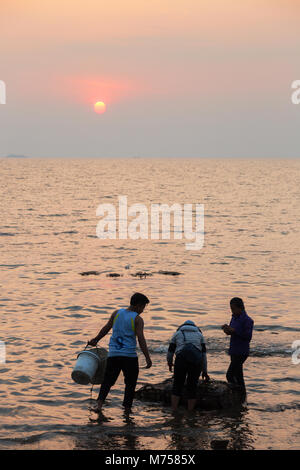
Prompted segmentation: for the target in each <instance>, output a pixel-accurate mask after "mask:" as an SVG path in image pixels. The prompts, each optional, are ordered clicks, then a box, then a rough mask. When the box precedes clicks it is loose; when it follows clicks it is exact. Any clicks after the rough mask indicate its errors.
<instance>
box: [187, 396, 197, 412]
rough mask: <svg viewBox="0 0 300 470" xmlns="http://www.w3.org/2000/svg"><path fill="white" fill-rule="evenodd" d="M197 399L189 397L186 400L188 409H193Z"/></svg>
mask: <svg viewBox="0 0 300 470" xmlns="http://www.w3.org/2000/svg"><path fill="white" fill-rule="evenodd" d="M196 402H197V399H196V398H191V399H190V400H188V411H193V409H194V408H195V406H196Z"/></svg>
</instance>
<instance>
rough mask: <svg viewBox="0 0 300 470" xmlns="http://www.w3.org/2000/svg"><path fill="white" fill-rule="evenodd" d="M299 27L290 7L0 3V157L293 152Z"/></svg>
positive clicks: (297, 141)
mask: <svg viewBox="0 0 300 470" xmlns="http://www.w3.org/2000/svg"><path fill="white" fill-rule="evenodd" d="M299 21H300V0H243V1H241V2H237V1H236V0H182V1H181V0H180V1H179V0H151V2H149V0H147V1H144V0H110V1H109V2H105V1H104V0H102V1H101V0H85V1H79V0H51V1H50V0H43V1H42V2H41V1H40V0H0V80H2V81H3V82H5V84H6V104H0V156H6V155H7V154H22V155H28V156H32V157H131V156H135V157H136V156H140V157H214V158H221V157H242V158H251V157H255V158H264V157H274V158H287V157H289V158H295V157H299V156H300V137H299V136H300V132H299V131H300V104H299V105H295V104H293V103H292V101H291V95H292V93H293V90H292V88H291V85H292V82H293V81H295V80H297V79H298V80H300V54H299V51H300V28H299ZM97 101H103V102H104V103H105V104H106V112H105V113H103V114H97V113H95V112H94V104H95V102H97Z"/></svg>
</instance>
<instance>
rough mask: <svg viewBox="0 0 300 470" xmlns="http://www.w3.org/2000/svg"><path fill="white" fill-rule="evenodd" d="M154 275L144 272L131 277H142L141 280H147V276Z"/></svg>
mask: <svg viewBox="0 0 300 470" xmlns="http://www.w3.org/2000/svg"><path fill="white" fill-rule="evenodd" d="M152 275H153V274H152V273H144V272H142V271H138V272H137V273H135V274H131V276H133V277H140V278H141V279H142V278H146V277H147V276H152Z"/></svg>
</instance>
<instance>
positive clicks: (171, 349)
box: [167, 339, 176, 372]
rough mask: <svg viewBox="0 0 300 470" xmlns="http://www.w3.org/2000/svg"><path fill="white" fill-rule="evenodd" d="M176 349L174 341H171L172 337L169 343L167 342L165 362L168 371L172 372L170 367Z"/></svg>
mask: <svg viewBox="0 0 300 470" xmlns="http://www.w3.org/2000/svg"><path fill="white" fill-rule="evenodd" d="M175 350H176V343H175V342H173V339H172V340H171V343H170V344H169V349H168V353H167V362H168V366H169V371H170V372H172V367H173V356H174V353H175Z"/></svg>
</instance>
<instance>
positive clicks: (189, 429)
mask: <svg viewBox="0 0 300 470" xmlns="http://www.w3.org/2000/svg"><path fill="white" fill-rule="evenodd" d="M299 188H300V161H297V160H205V159H203V160H202V159H199V160H198V159H193V160H192V159H181V160H179V159H142V158H133V159H72V160H71V159H70V160H67V159H44V160H42V159H1V160H0V191H1V226H0V267H1V271H0V272H1V280H0V285H1V291H0V308H1V329H0V340H2V341H4V342H5V344H6V363H2V364H0V448H1V449H209V448H210V442H211V440H213V439H229V441H230V442H229V447H230V448H236V449H240V448H241V449H262V448H267V449H296V448H299V447H300V436H299V429H300V420H299V410H300V387H299V382H300V364H298V365H296V364H293V363H292V354H291V352H292V343H293V341H295V340H300V325H299V300H300V290H299V279H300V276H299V265H300V263H299V261H300V259H299V258H300V255H299V252H300V250H299V244H300V241H299V240H300V197H299V194H300V193H299ZM119 195H125V196H127V197H128V205H131V204H133V203H143V204H146V206H147V207H149V208H150V205H151V204H152V203H167V204H173V203H179V204H183V203H190V204H196V203H203V204H204V208H205V209H204V210H205V240H204V246H203V248H202V249H201V250H198V251H188V250H186V249H185V243H186V241H187V240H184V239H182V240H174V239H173V236H171V240H163V239H161V238H160V239H159V240H151V239H149V240H118V239H117V240H100V239H99V238H97V236H96V226H97V223H98V221H99V217H97V216H96V209H97V207H98V205H99V204H101V203H105V202H106V203H112V204H115V205H117V203H118V196H119ZM128 264H130V265H131V268H130V269H129V270H126V269H125V266H126V265H128ZM91 270H97V271H100V275H98V276H81V275H79V273H80V272H82V271H91ZM140 270H148V271H152V272H155V271H158V270H173V271H179V272H181V273H182V275H181V276H178V277H172V276H163V275H159V274H155V275H153V276H152V277H148V278H146V279H137V278H134V277H132V276H131V275H130V274H131V273H134V272H136V271H140ZM110 272H118V273H120V274H123V276H122V277H120V278H116V279H112V278H108V277H107V276H106V274H107V273H110ZM135 291H140V292H142V293H144V294H146V295H147V296H148V297H149V298H150V301H151V303H150V304H149V306H148V307H147V308H146V310H145V312H144V313H143V318H144V321H145V336H146V339H147V342H148V346H149V350H150V352H151V356H152V360H153V367H152V368H151V369H150V370H146V369H141V371H140V376H139V382H138V384H139V385H141V384H143V383H146V382H152V383H155V382H158V381H161V380H163V379H165V378H167V377H169V376H170V373H169V371H168V369H167V367H166V351H167V348H168V341H169V339H170V337H171V335H172V334H173V332H174V331H175V329H176V328H177V326H179V325H180V324H181V323H183V322H184V321H185V320H186V319H191V320H193V321H195V322H196V323H197V325H198V326H199V327H200V328H201V329H202V331H203V334H204V336H205V338H206V340H207V349H208V368H209V374H210V375H211V377H212V378H215V379H221V380H225V373H226V370H227V367H228V362H229V360H228V356H227V354H226V350H227V348H228V341H229V340H228V338H227V337H225V335H224V334H223V332H222V331H221V330H220V326H221V325H222V324H223V323H225V322H229V320H230V316H231V315H230V310H229V300H230V298H231V297H234V296H239V297H242V298H243V299H244V301H245V304H246V310H247V312H248V314H249V315H250V316H251V317H252V318H253V319H254V321H255V330H254V334H253V340H252V343H251V345H252V351H251V356H250V357H249V359H248V361H247V362H246V364H245V367H244V371H245V379H246V385H247V390H248V407H247V409H244V410H235V411H232V410H227V411H226V410H225V411H222V412H201V411H196V412H195V415H194V416H193V417H189V416H187V415H186V414H184V413H182V416H181V417H180V418H177V419H174V417H173V416H172V413H171V412H170V409H169V408H168V407H161V406H159V405H156V404H146V403H142V402H139V401H136V402H135V406H134V413H133V414H132V416H131V418H130V419H126V418H125V417H124V415H123V414H122V408H121V400H122V394H123V389H124V385H123V377H122V376H120V378H119V380H118V382H117V384H116V385H115V387H114V388H113V389H112V391H111V393H110V395H109V397H108V399H107V404H106V407H105V409H104V414H105V416H106V418H107V420H105V421H104V422H102V423H98V422H96V421H94V419H95V418H96V415H95V414H94V413H92V412H91V411H90V407H91V405H94V403H95V402H94V400H95V399H96V397H97V392H98V387H95V388H94V391H93V395H92V400H93V401H91V398H90V387H89V386H83V385H78V384H76V383H74V382H73V381H72V379H71V372H72V369H73V367H74V365H75V362H76V355H77V354H78V352H80V351H81V350H82V349H83V347H84V346H85V344H86V342H87V340H88V339H89V338H91V337H93V336H95V335H96V333H97V332H98V331H99V329H100V328H101V327H102V326H103V324H104V322H106V321H107V320H108V318H109V316H110V314H111V313H112V311H113V310H114V309H116V308H117V307H121V306H126V305H127V304H128V300H129V298H130V296H131V295H132V294H133V293H134V292H135ZM108 339H109V336H107V337H105V338H104V339H103V340H102V341H101V342H100V343H99V345H100V346H107V344H108ZM139 356H140V366H141V367H143V366H144V365H145V360H144V357H143V355H142V354H141V352H140V351H139Z"/></svg>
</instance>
